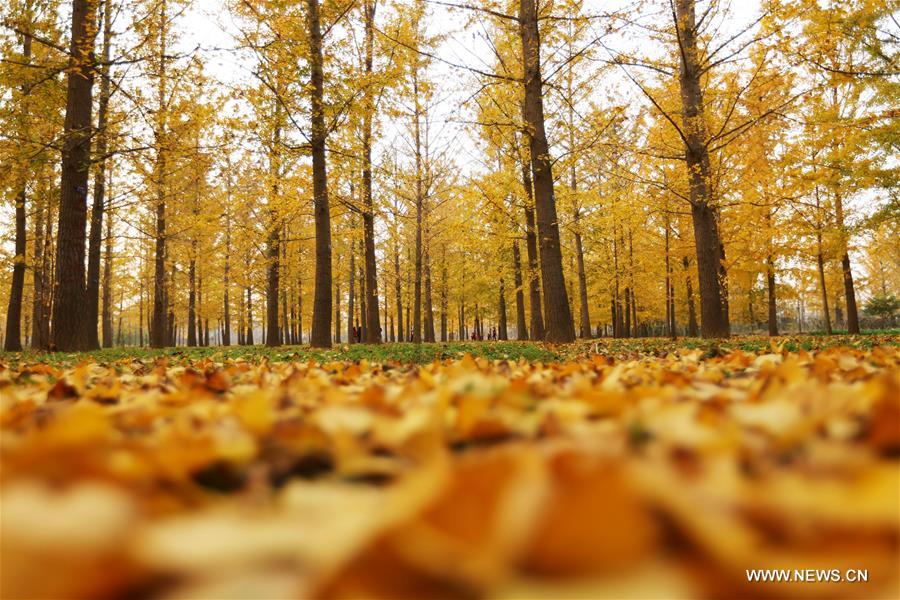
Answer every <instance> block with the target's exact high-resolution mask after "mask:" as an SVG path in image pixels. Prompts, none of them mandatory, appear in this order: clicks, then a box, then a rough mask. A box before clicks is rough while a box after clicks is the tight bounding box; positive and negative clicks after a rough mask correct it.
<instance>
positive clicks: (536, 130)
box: [519, 0, 575, 343]
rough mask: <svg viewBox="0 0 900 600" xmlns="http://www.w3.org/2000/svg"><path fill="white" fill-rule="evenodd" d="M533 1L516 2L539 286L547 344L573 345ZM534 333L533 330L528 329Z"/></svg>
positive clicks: (522, 0) (536, 19)
mask: <svg viewBox="0 0 900 600" xmlns="http://www.w3.org/2000/svg"><path fill="white" fill-rule="evenodd" d="M535 4H536V2H535V0H520V1H519V35H520V37H521V40H522V60H523V67H524V80H525V102H524V116H525V124H526V127H527V133H528V141H529V149H530V154H531V171H532V178H533V183H534V207H535V213H536V216H537V230H538V236H539V238H540V261H541V281H542V283H543V289H544V314H545V319H544V321H545V325H546V331H545V332H544V339H546V340H547V341H549V342H556V343H566V342H572V341H574V340H575V330H574V328H573V326H572V312H571V310H570V308H569V299H568V296H567V293H566V282H565V279H564V277H563V269H562V253H561V248H560V240H559V223H558V220H557V217H556V200H555V198H554V195H553V173H552V170H551V162H550V150H549V147H548V145H547V135H546V132H545V131H544V100H543V91H542V86H543V80H542V79H541V60H540V38H539V34H538V18H537V8H536V5H535ZM532 329H534V328H533V327H532Z"/></svg>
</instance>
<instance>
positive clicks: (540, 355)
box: [0, 342, 565, 365]
mask: <svg viewBox="0 0 900 600" xmlns="http://www.w3.org/2000/svg"><path fill="white" fill-rule="evenodd" d="M561 348H563V347H558V348H556V349H554V348H553V347H551V346H545V345H543V344H540V343H531V342H447V343H429V344H413V343H405V342H404V343H392V344H378V345H376V344H336V345H335V346H334V347H332V348H330V349H319V348H310V347H309V346H308V345H302V346H277V347H274V348H269V347H267V346H227V347H225V346H211V347H207V348H187V347H181V346H179V347H177V348H160V349H152V348H135V347H119V348H105V349H103V350H96V351H93V352H74V353H67V352H36V351H26V352H20V353H0V361H3V362H15V361H16V360H25V361H27V362H45V363H48V364H52V365H71V364H74V363H77V362H80V361H82V360H85V359H93V360H95V361H96V362H99V363H110V362H116V361H120V360H127V359H133V358H137V359H151V360H152V359H156V358H162V357H165V358H168V359H170V360H173V361H176V362H180V361H192V360H197V359H202V358H210V359H212V360H215V361H222V360H229V359H231V360H236V359H243V360H247V361H250V362H258V361H260V360H262V359H264V358H265V359H268V360H269V361H309V360H313V361H316V362H328V361H353V362H358V361H361V360H368V361H370V362H379V363H389V362H394V363H401V364H424V363H430V362H432V361H434V360H444V359H456V358H462V357H463V356H465V355H466V354H471V355H472V356H477V357H483V358H487V359H503V360H515V361H518V360H519V359H525V360H527V361H529V362H556V361H559V360H561V359H562V358H564V354H565V353H564V352H561V351H560V349H561Z"/></svg>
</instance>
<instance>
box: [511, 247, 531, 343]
mask: <svg viewBox="0 0 900 600" xmlns="http://www.w3.org/2000/svg"><path fill="white" fill-rule="evenodd" d="M513 283H514V284H515V286H516V339H517V340H527V339H528V328H527V325H526V323H525V293H524V292H523V291H522V255H521V253H520V252H519V242H518V241H513Z"/></svg>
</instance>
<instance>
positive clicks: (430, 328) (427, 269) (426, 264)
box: [423, 227, 434, 342]
mask: <svg viewBox="0 0 900 600" xmlns="http://www.w3.org/2000/svg"><path fill="white" fill-rule="evenodd" d="M425 231H426V235H425V250H424V254H423V270H424V274H425V307H424V308H425V319H424V322H423V325H424V332H423V337H424V338H425V341H426V342H434V304H433V302H432V296H431V252H430V250H431V248H430V246H431V243H430V241H429V239H428V237H429V236H428V229H427V227H426V230H425Z"/></svg>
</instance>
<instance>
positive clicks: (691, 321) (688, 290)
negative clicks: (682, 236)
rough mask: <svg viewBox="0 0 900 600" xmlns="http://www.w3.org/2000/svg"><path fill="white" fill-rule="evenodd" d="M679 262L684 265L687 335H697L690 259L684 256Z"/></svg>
mask: <svg viewBox="0 0 900 600" xmlns="http://www.w3.org/2000/svg"><path fill="white" fill-rule="evenodd" d="M681 264H682V266H683V267H684V289H685V295H686V296H687V308H688V336H690V337H697V333H698V332H697V329H698V328H697V309H696V308H695V306H694V286H693V282H692V281H691V273H690V264H691V263H690V261H689V260H688V257H687V256H685V257H683V258H682V259H681Z"/></svg>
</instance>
